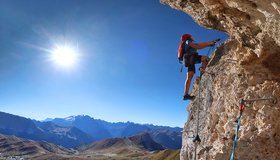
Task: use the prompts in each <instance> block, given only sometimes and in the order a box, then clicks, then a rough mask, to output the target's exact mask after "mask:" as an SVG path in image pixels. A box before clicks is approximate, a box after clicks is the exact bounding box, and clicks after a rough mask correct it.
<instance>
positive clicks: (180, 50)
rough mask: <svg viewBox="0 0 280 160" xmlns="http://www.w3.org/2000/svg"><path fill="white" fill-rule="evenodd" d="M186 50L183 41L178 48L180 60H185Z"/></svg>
mask: <svg viewBox="0 0 280 160" xmlns="http://www.w3.org/2000/svg"><path fill="white" fill-rule="evenodd" d="M184 50H185V42H181V44H180V46H179V48H178V60H179V61H180V62H181V61H183V57H184Z"/></svg>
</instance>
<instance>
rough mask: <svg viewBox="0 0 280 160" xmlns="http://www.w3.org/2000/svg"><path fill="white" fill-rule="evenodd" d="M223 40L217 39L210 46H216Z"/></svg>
mask: <svg viewBox="0 0 280 160" xmlns="http://www.w3.org/2000/svg"><path fill="white" fill-rule="evenodd" d="M220 40H221V39H220V38H219V39H216V40H214V41H212V42H213V44H211V45H210V46H214V45H215V44H216V43H217V42H219V41H220Z"/></svg>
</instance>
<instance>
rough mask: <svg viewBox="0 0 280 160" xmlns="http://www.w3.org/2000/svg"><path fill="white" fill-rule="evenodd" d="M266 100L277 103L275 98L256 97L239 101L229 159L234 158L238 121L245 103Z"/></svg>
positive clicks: (232, 159) (239, 121)
mask: <svg viewBox="0 0 280 160" xmlns="http://www.w3.org/2000/svg"><path fill="white" fill-rule="evenodd" d="M266 100H271V101H272V102H273V103H274V104H276V103H277V99H276V98H272V97H270V98H256V99H247V100H244V99H241V101H240V108H239V116H238V119H237V127H236V132H235V137H234V142H233V147H232V152H231V156H230V160H234V153H235V148H236V144H237V139H238V131H239V128H240V123H241V116H242V113H243V111H244V108H245V103H246V102H247V103H252V102H256V101H266Z"/></svg>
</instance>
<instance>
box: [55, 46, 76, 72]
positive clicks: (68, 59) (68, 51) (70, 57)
mask: <svg viewBox="0 0 280 160" xmlns="http://www.w3.org/2000/svg"><path fill="white" fill-rule="evenodd" d="M51 60H52V61H53V62H54V63H55V64H56V65H59V66H61V67H64V68H72V67H74V65H75V64H76V63H77V60H78V53H77V51H76V50H75V49H74V48H71V47H69V46H58V47H56V48H55V49H54V50H53V51H52V54H51Z"/></svg>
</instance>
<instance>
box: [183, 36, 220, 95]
mask: <svg viewBox="0 0 280 160" xmlns="http://www.w3.org/2000/svg"><path fill="white" fill-rule="evenodd" d="M181 40H182V41H181V44H180V47H182V48H183V49H182V52H183V55H182V54H181V57H180V56H179V52H178V58H179V60H180V59H181V60H182V63H183V64H184V65H185V67H187V68H188V75H187V79H186V82H185V93H184V97H183V100H188V99H190V100H192V99H194V98H195V96H191V95H189V88H190V85H191V81H192V78H193V75H194V73H195V64H197V63H202V69H201V70H200V76H202V75H203V73H204V70H205V68H206V66H207V64H208V61H209V58H208V57H207V56H201V55H198V53H197V50H198V49H203V48H206V47H208V46H214V45H215V43H216V42H218V40H214V41H211V42H202V43H192V42H193V41H194V39H193V37H192V36H191V35H190V34H184V35H182V37H181ZM180 47H179V50H180Z"/></svg>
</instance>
